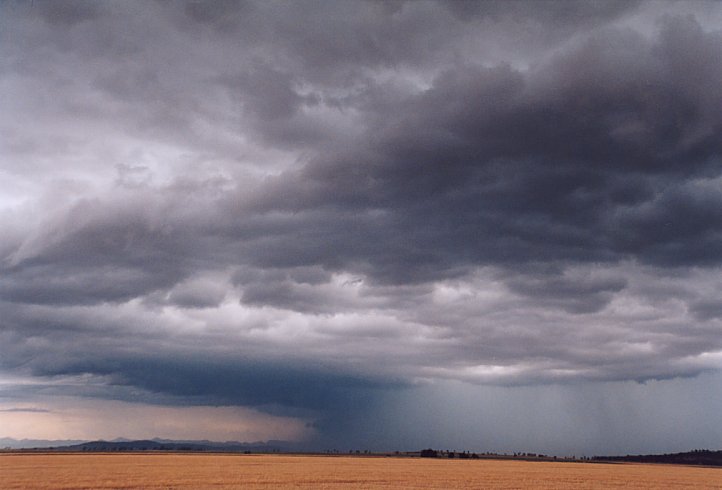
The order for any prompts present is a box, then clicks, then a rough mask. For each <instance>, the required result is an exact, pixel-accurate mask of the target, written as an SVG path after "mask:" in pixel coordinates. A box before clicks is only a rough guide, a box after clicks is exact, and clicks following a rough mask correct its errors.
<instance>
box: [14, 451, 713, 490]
mask: <svg viewBox="0 0 722 490" xmlns="http://www.w3.org/2000/svg"><path fill="white" fill-rule="evenodd" d="M0 488H3V489H5V490H10V489H50V488H52V489H138V488H142V489H198V488H201V489H202V488H209V489H231V488H243V489H249V490H253V489H278V488H281V489H284V488H289V489H290V488H293V489H341V488H349V489H350V488H354V489H391V488H410V489H411V488H413V489H450V488H485V489H487V488H488V489H519V488H535V489H564V488H569V489H571V488H575V489H583V488H602V489H603V488H615V489H619V488H627V489H659V488H684V489H722V469H717V468H701V467H685V466H671V465H650V464H592V463H557V462H529V461H500V460H447V459H438V460H435V459H417V458H394V457H387V458H384V457H345V456H327V457H326V456H290V455H232V454H147V453H146V454H137V453H134V454H47V453H44V454H27V453H25V454H23V453H6V454H0Z"/></svg>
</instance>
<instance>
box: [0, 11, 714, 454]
mask: <svg viewBox="0 0 722 490" xmlns="http://www.w3.org/2000/svg"><path fill="white" fill-rule="evenodd" d="M0 8H1V9H2V20H0V23H1V24H0V52H1V54H2V56H0V83H1V85H0V86H1V87H2V89H0V97H2V105H3V107H4V110H3V114H4V115H3V117H2V118H1V119H0V134H1V135H2V137H1V138H0V142H1V143H0V145H1V147H0V152H1V154H2V161H3V163H2V166H1V167H0V172H1V173H2V178H1V179H0V191H1V194H0V222H1V223H2V227H3V234H2V236H1V237H0V300H1V303H0V311H1V312H2V314H1V315H0V317H1V318H2V320H0V370H1V371H0V372H4V373H6V374H7V375H8V376H22V377H29V379H34V380H37V384H34V383H30V384H23V383H7V384H6V385H3V386H7V389H6V390H5V395H4V396H5V397H8V398H10V399H11V401H12V400H17V402H15V401H13V404H14V405H17V406H20V405H23V403H24V402H23V400H25V399H28V400H29V399H32V397H33V396H36V395H37V394H38V393H43V394H47V393H53V394H55V395H64V396H85V397H99V398H117V399H122V400H130V399H142V400H143V401H144V402H146V403H164V404H178V403H182V404H193V405H213V404H216V405H218V404H220V405H237V406H247V407H249V406H250V407H256V408H258V409H260V410H264V411H267V412H270V413H274V414H284V415H292V416H297V417H301V418H303V419H304V420H316V424H317V425H316V426H317V429H318V430H319V432H320V433H322V434H323V433H327V434H329V433H331V432H333V433H334V434H335V433H336V432H337V431H341V432H342V431H343V430H344V429H343V427H342V426H343V420H345V419H346V417H347V414H349V413H350V412H353V411H354V410H355V411H359V412H363V411H364V410H371V407H372V406H374V403H375V402H374V400H379V399H386V398H387V394H388V393H390V392H396V391H398V390H403V389H405V388H408V387H410V386H412V385H415V384H419V383H426V382H429V383H435V382H440V380H448V381H463V382H467V383H469V386H472V385H479V384H495V385H507V386H511V385H530V384H537V383H554V382H586V381H621V382H623V381H629V380H635V381H646V380H650V379H667V378H674V377H679V376H695V375H698V374H699V373H701V372H704V371H707V370H715V369H718V368H719V367H720V365H721V363H722V360H721V359H722V336H721V335H720V328H721V324H720V318H722V303H720V301H719V298H717V297H716V294H715V292H716V291H718V290H719V289H720V286H722V284H720V283H721V282H722V281H721V280H720V275H719V272H720V270H721V268H722V252H721V251H722V234H721V233H720V230H721V229H722V214H721V212H720V210H721V209H722V192H720V191H721V186H722V178H721V175H720V174H721V171H722V161H721V156H722V140H720V138H719V135H720V134H722V112H720V111H719V107H720V106H722V84H720V83H719V82H720V80H722V62H721V61H720V60H722V31H721V30H720V25H722V24H720V22H722V9H720V8H719V6H718V5H716V4H711V3H684V4H677V3H661V2H660V3H656V2H643V3H635V2H587V3H578V4H574V5H570V4H568V3H566V2H531V3H529V2H513V1H512V2H448V3H437V2H333V3H328V2H322V3H314V2H297V3H292V4H277V3H272V2H249V3H245V2H197V1H189V2H158V3H152V4H151V3H142V4H141V3H127V2H116V3H114V2H109V3H95V2H84V1H63V2H43V1H36V2H33V3H32V4H22V3H13V2H6V3H3V4H2V7H0ZM63 380H72V381H68V382H64V381H63ZM78 380H85V381H80V382H79V381H78ZM23 397H25V398H23ZM119 435H122V434H119ZM335 437H336V436H330V440H333V439H334V438H335Z"/></svg>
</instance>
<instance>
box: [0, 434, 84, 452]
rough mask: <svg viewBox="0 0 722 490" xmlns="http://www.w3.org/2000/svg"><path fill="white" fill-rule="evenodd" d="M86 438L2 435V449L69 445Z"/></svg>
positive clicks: (0, 440)
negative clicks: (50, 438)
mask: <svg viewBox="0 0 722 490" xmlns="http://www.w3.org/2000/svg"><path fill="white" fill-rule="evenodd" d="M84 442H87V441H84V440H74V439H62V440H60V439H58V440H47V439H13V438H12V437H0V449H8V448H9V449H30V448H47V447H57V446H69V445H71V444H82V443H84Z"/></svg>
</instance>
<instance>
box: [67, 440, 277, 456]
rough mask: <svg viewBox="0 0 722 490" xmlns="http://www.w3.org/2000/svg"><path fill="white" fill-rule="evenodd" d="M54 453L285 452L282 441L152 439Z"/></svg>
mask: <svg viewBox="0 0 722 490" xmlns="http://www.w3.org/2000/svg"><path fill="white" fill-rule="evenodd" d="M53 450H55V451H80V452H85V451H92V452H118V451H195V452H204V451H207V452H229V453H239V452H240V453H242V452H254V453H256V452H258V453H271V452H282V451H284V450H285V446H284V443H283V442H282V441H271V442H269V443H260V442H258V443H244V442H213V441H173V440H167V439H153V440H141V441H124V440H115V441H91V442H83V443H80V444H71V445H65V446H59V447H54V448H53Z"/></svg>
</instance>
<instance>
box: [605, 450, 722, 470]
mask: <svg viewBox="0 0 722 490" xmlns="http://www.w3.org/2000/svg"><path fill="white" fill-rule="evenodd" d="M593 459H594V460H595V461H627V462H635V463H666V464H689V465H704V466H722V451H710V450H708V449H695V450H694V451H688V452H686V453H674V454H645V455H641V454H640V455H635V456H630V455H627V456H595V457H594V458H593Z"/></svg>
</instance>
